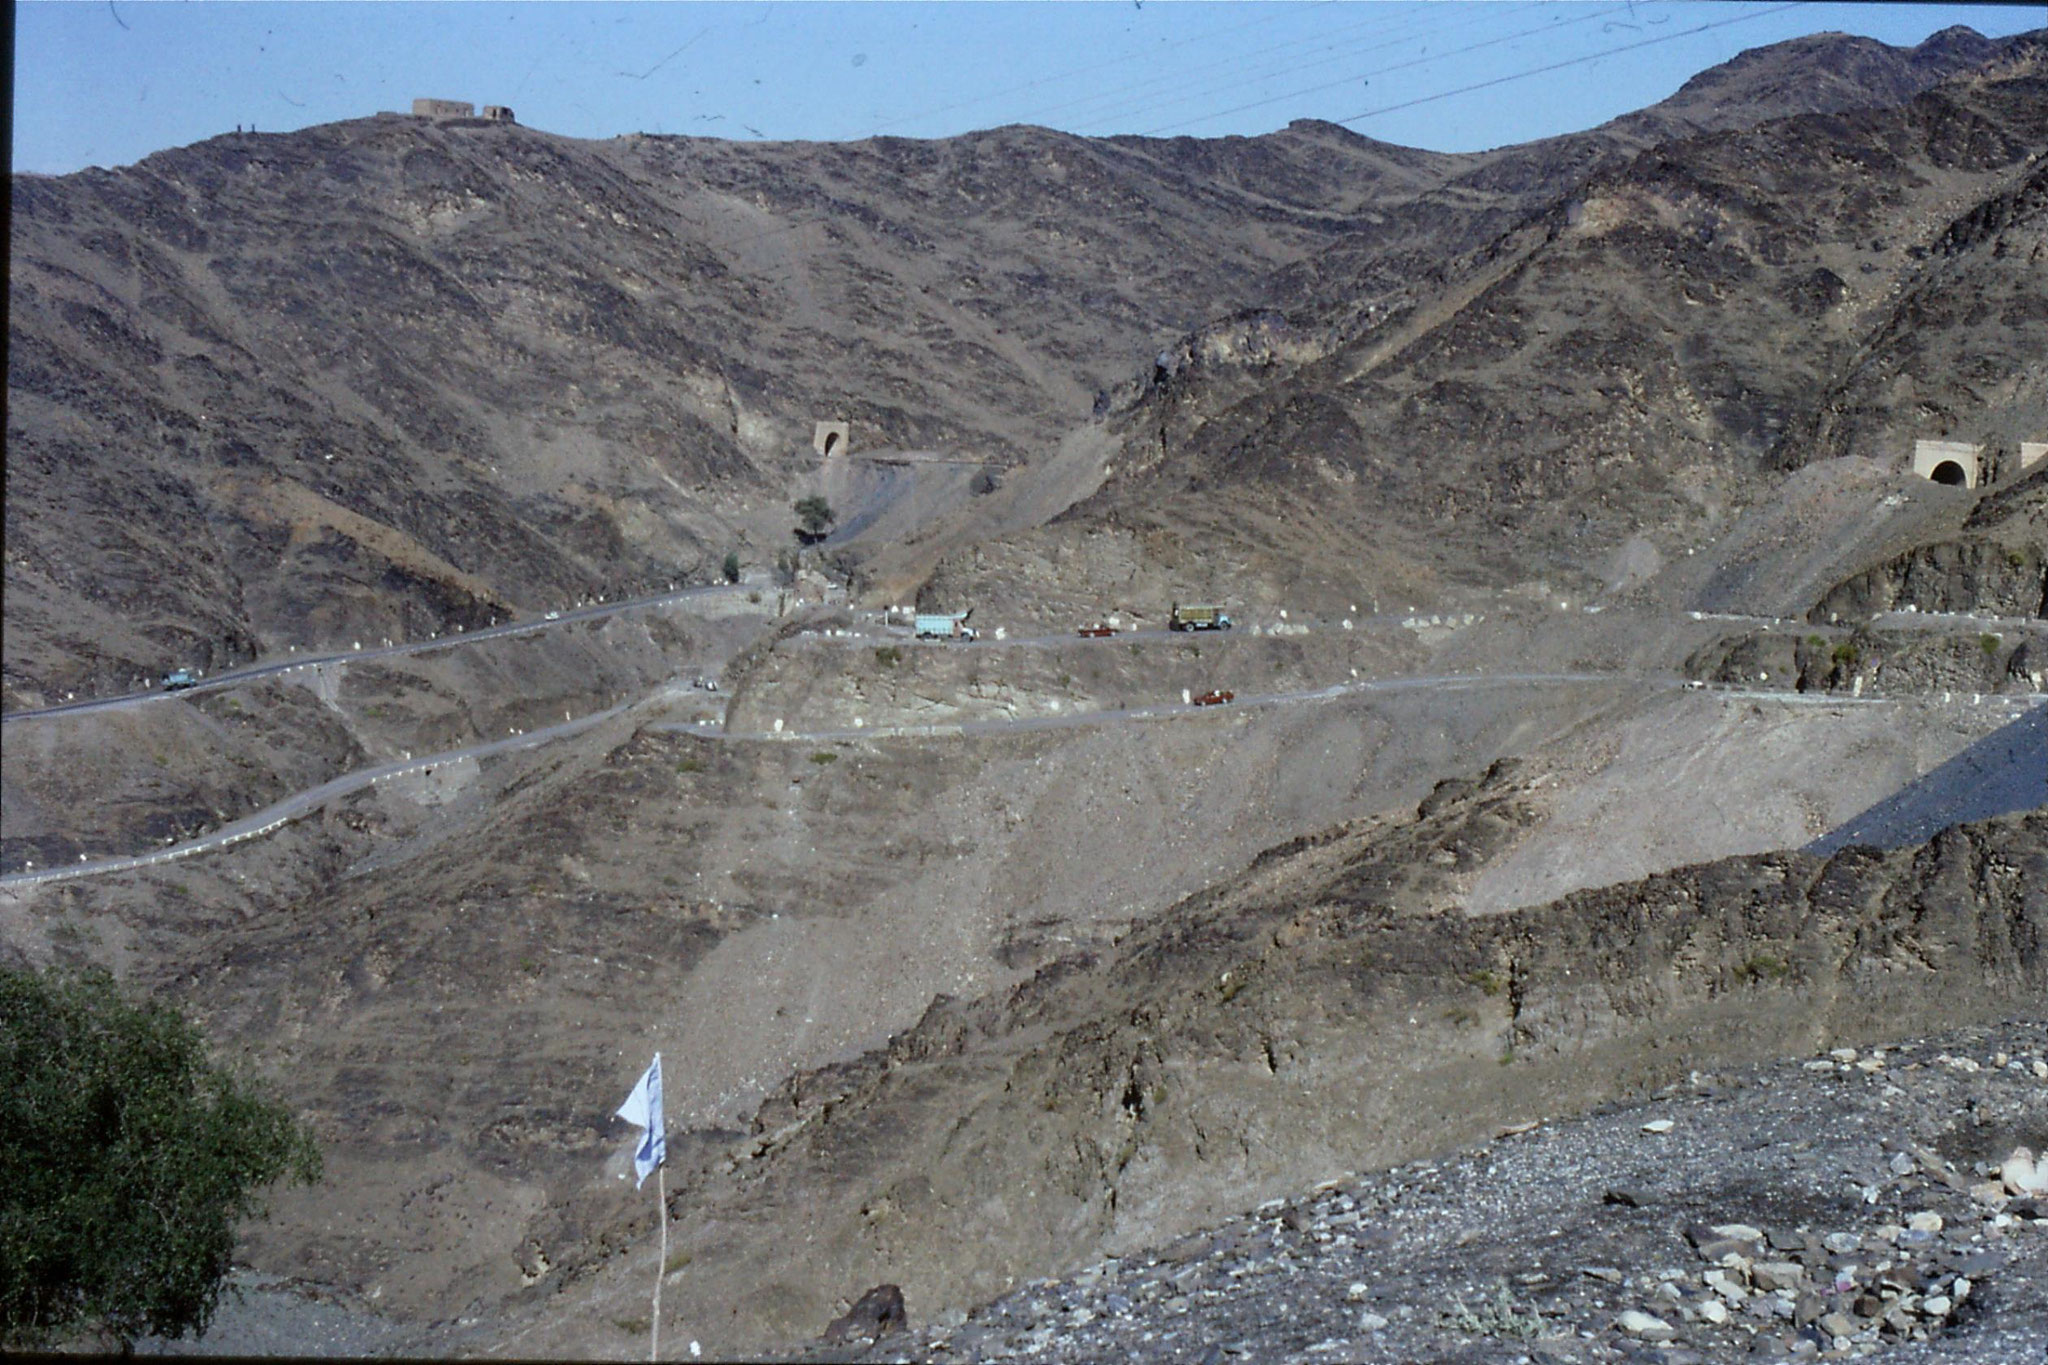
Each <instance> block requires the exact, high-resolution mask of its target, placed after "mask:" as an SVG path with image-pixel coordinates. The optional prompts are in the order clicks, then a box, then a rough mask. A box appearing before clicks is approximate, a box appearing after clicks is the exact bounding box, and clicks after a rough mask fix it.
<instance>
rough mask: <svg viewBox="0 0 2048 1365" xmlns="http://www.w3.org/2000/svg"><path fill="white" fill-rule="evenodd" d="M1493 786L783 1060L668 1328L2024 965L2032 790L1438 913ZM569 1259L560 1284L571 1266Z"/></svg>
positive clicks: (1230, 1202) (1312, 846) (734, 1153)
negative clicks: (1088, 947) (1931, 819)
mask: <svg viewBox="0 0 2048 1365" xmlns="http://www.w3.org/2000/svg"><path fill="white" fill-rule="evenodd" d="M1517 785H1518V784H1517V781H1516V777H1515V774H1514V773H1513V771H1512V770H1510V769H1508V768H1505V767H1503V768H1497V769H1496V770H1494V771H1493V772H1491V773H1489V774H1488V775H1487V776H1486V778H1485V779H1484V780H1483V781H1477V782H1471V783H1463V784H1452V785H1448V786H1446V787H1445V788H1443V789H1441V790H1440V791H1439V792H1438V793H1437V794H1436V795H1435V796H1434V797H1432V798H1431V799H1430V800H1428V801H1425V802H1424V803H1423V805H1422V807H1421V808H1420V810H1419V811H1418V812H1417V814H1416V819H1415V821H1414V822H1413V823H1412V824H1405V825H1400V826H1397V827H1394V828H1392V829H1389V830H1382V829H1372V828H1361V829H1338V830H1333V831H1331V832H1329V833H1328V834H1327V835H1324V836H1319V837H1316V838H1311V839H1306V840H1301V841H1298V842H1296V843H1295V844H1293V845H1290V846H1286V847H1282V848H1279V849H1276V850H1274V851H1272V852H1271V853H1270V854H1268V855H1267V856H1265V857H1263V858H1261V859H1260V860H1259V862H1258V863H1257V864H1256V865H1254V866H1253V867H1252V868H1251V869H1250V870H1249V871H1248V872H1247V873H1246V874H1245V875H1244V876H1242V877H1241V878H1238V879H1235V880H1233V881H1230V882H1227V883H1224V884H1222V885H1220V886H1219V887H1217V888H1216V889H1215V890H1213V891H1211V892H1209V893H1206V894H1203V895H1201V896H1198V897H1196V898H1194V899H1192V900H1190V901H1188V902H1186V903H1184V904H1182V905H1181V906H1179V907H1177V908H1175V909H1174V910H1173V911H1172V912H1170V913H1168V914H1165V915H1162V916H1160V917H1158V918H1157V919H1155V920H1153V921H1151V922H1150V923H1148V924H1147V925H1145V926H1143V927H1141V928H1139V929H1137V930H1136V931H1134V932H1133V933H1131V934H1130V935H1129V936H1128V937H1127V938H1125V939H1124V940H1123V941H1121V942H1120V943H1118V944H1117V945H1116V946H1115V947H1114V948H1113V949H1111V950H1109V951H1106V952H1104V953H1102V954H1100V955H1091V954H1084V955H1080V956H1076V957H1073V958H1070V959H1067V960H1063V961H1060V962H1056V963H1054V964H1053V965H1051V966H1049V967H1047V968H1045V969H1044V970H1042V971H1040V972H1039V973H1038V974H1037V975H1036V976H1035V977H1034V978H1033V979H1032V980H1031V981H1029V982H1028V983H1026V984H1025V985H1023V986H1021V987H1019V988H1018V989H1017V990H1015V991H1014V992H1012V993H1010V994H1008V995H1006V996H1002V997H994V998H988V999H983V1000H979V1001H956V1000H948V999H941V1000H939V1001H937V1002H936V1003H934V1005H933V1006H932V1008H931V1010H930V1011H929V1012H928V1014H927V1015H926V1017H925V1018H924V1020H923V1021H922V1022H921V1023H919V1024H918V1026H917V1027H916V1028H914V1029H912V1030H910V1031H909V1032H907V1033H905V1034H903V1035H901V1036H899V1037H898V1038H896V1039H894V1040H893V1041H892V1042H891V1043H890V1045H889V1046H888V1047H887V1048H886V1049H883V1050H881V1051H878V1052H874V1053H871V1054H869V1055H867V1056H864V1057H862V1058H861V1059H859V1060H858V1061H856V1062H853V1063H850V1064H847V1065H844V1066H838V1067H832V1068H828V1069H826V1070H823V1071H819V1072H815V1073H811V1074H807V1075H803V1076H800V1077H797V1078H796V1079H794V1080H793V1081H792V1082H791V1083H790V1084H789V1085H788V1086H787V1087H786V1088H785V1089H784V1090H783V1092H782V1093H781V1094H780V1095H778V1096H777V1097H775V1098H773V1099H772V1100H771V1101H770V1102H769V1103H768V1104H767V1105H765V1106H764V1107H763V1109H762V1110H761V1112H760V1114H759V1115H758V1116H757V1117H756V1119H755V1120H754V1123H753V1125H752V1134H751V1136H750V1137H748V1138H746V1139H744V1140H743V1141H741V1142H740V1143H738V1144H737V1145H736V1146H733V1147H731V1148H728V1149H724V1150H718V1149H714V1150H713V1151H712V1153H711V1154H710V1156H709V1157H708V1158H707V1160H706V1163H705V1165H704V1167H703V1169H702V1170H701V1171H700V1172H699V1173H698V1174H697V1175H695V1176H693V1177H689V1178H687V1179H685V1180H683V1181H682V1182H680V1183H681V1188H680V1189H676V1188H675V1187H674V1186H672V1188H671V1205H670V1208H671V1212H672V1215H673V1216H674V1217H675V1219H676V1220H677V1224H678V1230H679V1231H680V1232H681V1234H682V1238H683V1241H682V1244H683V1245H687V1246H689V1247H690V1248H692V1260H691V1264H690V1272H689V1274H688V1275H686V1276H679V1277H678V1279H679V1280H680V1281H681V1285H680V1289H679V1291H677V1292H679V1294H680V1297H681V1299H682V1300H683V1304H682V1306H681V1308H680V1309H679V1320H682V1321H687V1322H690V1323H692V1324H693V1328H692V1334H693V1335H701V1336H702V1337H703V1338H704V1339H705V1341H706V1343H707V1344H708V1345H709V1346H710V1347H711V1348H712V1350H713V1352H714V1354H721V1353H723V1354H730V1353H734V1352H741V1353H744V1352H746V1351H749V1350H759V1349H763V1348H766V1347H769V1346H771V1345H777V1344H786V1343H789V1342H792V1341H795V1340H799V1339H802V1338H805V1337H810V1336H814V1335H816V1334H817V1333H819V1332H820V1331H822V1330H823V1328H824V1327H825V1325H826V1323H827V1321H828V1320H829V1319H830V1318H831V1316H832V1315H833V1313H835V1312H836V1311H837V1309H836V1308H835V1307H834V1306H833V1301H834V1298H835V1297H837V1298H839V1299H840V1301H841V1302H844V1301H845V1300H846V1299H847V1298H850V1297H852V1296H854V1295H856V1294H858V1293H859V1292H860V1291H861V1290H863V1289H865V1288H866V1287H868V1286H869V1285H871V1284H874V1283H877V1282H882V1281H888V1282H893V1283H897V1284H900V1285H901V1286H903V1289H904V1292H905V1294H906V1295H907V1296H909V1297H911V1298H913V1299H914V1300H915V1301H916V1302H918V1303H919V1304H920V1305H922V1306H923V1308H922V1311H923V1312H925V1313H927V1314H938V1313H941V1312H944V1311H946V1310H948V1309H952V1308H955V1307H965V1306H967V1305H968V1304H971V1303H973V1302H976V1301H979V1300H981V1299H984V1298H987V1297H989V1296H991V1295H993V1294H995V1293H998V1292H1000V1291H1002V1290H1003V1289H1005V1288H1007V1287H1008V1286H1009V1285H1011V1284H1013V1283H1015V1282H1016V1281H1017V1280H1019V1279H1023V1278H1027V1277H1030V1276H1035V1275H1041V1274H1045V1273H1048V1272H1052V1271H1055V1270H1059V1269H1061V1268H1064V1267H1071V1266H1074V1265H1076V1264H1078V1263H1079V1262H1080V1261H1082V1260H1084V1259H1089V1258H1092V1256H1094V1255H1097V1254H1102V1253H1108V1254H1123V1253H1126V1252H1129V1251H1134V1250H1137V1249H1139V1248H1143V1247H1146V1246H1157V1245H1161V1244H1163V1243H1165V1242H1166V1241H1168V1240H1170V1239H1171V1238H1173V1237H1174V1236H1177V1235H1179V1234H1181V1233H1184V1232H1186V1231H1188V1230H1190V1229H1192V1228H1193V1227H1196V1226H1199V1225H1201V1224H1203V1223H1205V1222H1209V1221H1213V1220H1215V1219H1217V1218H1219V1217H1221V1216H1223V1215H1225V1214H1227V1213H1231V1212H1234V1211H1237V1210H1242V1209H1246V1208H1249V1207H1251V1206H1252V1205H1254V1204H1257V1203H1258V1202H1259V1201H1260V1200H1261V1199H1264V1198H1267V1197H1268V1196H1273V1195H1283V1194H1286V1193H1289V1192H1292V1191H1296V1190H1300V1189H1305V1188H1307V1187H1308V1186H1309V1185H1310V1184H1312V1183H1314V1182H1315V1181H1317V1180H1319V1179H1323V1178H1325V1177H1327V1176H1329V1175H1331V1174H1332V1173H1337V1172H1343V1171H1348V1170H1356V1169H1362V1168H1370V1167H1376V1166H1382V1165H1386V1164H1391V1163H1396V1162H1399V1161H1402V1160H1404V1159H1407V1158H1410V1157H1413V1156H1416V1155H1419V1154H1424V1153H1428V1152H1432V1151H1436V1150H1441V1149H1442V1148H1444V1147H1446V1146H1450V1145H1455V1144H1457V1143H1460V1142H1464V1141H1471V1140H1475V1139H1478V1138H1480V1137H1482V1136H1484V1135H1485V1134H1487V1133H1490V1132H1492V1131H1494V1130H1496V1129H1498V1128H1500V1127H1503V1126H1507V1125H1512V1124H1514V1123H1516V1122H1518V1121H1520V1120H1522V1119H1524V1118H1526V1117H1527V1116H1529V1115H1531V1114H1543V1115H1558V1114H1563V1113H1568V1112H1571V1111H1573V1110H1575V1109H1580V1108H1583V1107H1587V1106H1590V1105H1593V1104H1595V1103H1598V1102H1600V1101H1603V1100H1611V1099H1615V1098H1618V1097H1622V1096H1626V1095H1630V1094H1640V1093H1644V1092H1647V1091H1648V1090H1650V1089H1653V1088H1655V1087H1657V1086H1659V1085H1663V1084H1666V1083H1668V1082H1670V1081H1673V1080H1678V1079H1682V1078H1683V1077H1684V1075H1685V1074H1686V1071H1687V1069H1688V1068H1709V1067H1714V1066H1721V1065H1727V1064H1730V1063H1735V1062H1741V1061H1747V1060H1752V1059H1758V1058H1767V1057H1773V1056H1780V1055H1784V1054H1786V1053H1797V1052H1799V1051H1802V1050H1805V1049H1808V1048H1810V1047H1812V1046H1813V1045H1814V1043H1815V1041H1816V1040H1824V1043H1825V1042H1842V1043H1849V1044H1852V1045H1853V1044H1861V1043H1864V1042H1867V1041H1870V1040H1873V1039H1878V1038H1883V1037H1896V1036H1899V1035H1900V1034H1902V1033H1905V1032H1909V1031H1911V1030H1913V1029H1915V1028H1917V1027H1920V1024H1921V1021H1926V1020H1935V1019H1940V1020H1944V1021H1947V1022H1948V1023H1950V1024H1953V1023H1955V1022H1958V1021H1962V1020H1965V1019H1972V1018H1977V1019H1993V1018H1998V1017H2002V1016H2003V1015H2004V1014H2005V1013H2006V1012H2008V1011H2011V1010H2014V1009H2033V1008H2038V1005H2039V1002H2040V1000H2041V999H2042V998H2043V994H2044V991H2048V956H2044V946H2048V898H2044V895H2043V891H2042V888H2043V887H2044V886H2048V863H2044V861H2043V859H2044V856H2048V815H2044V814H2042V813H2041V812H2034V813H2031V814H2027V815H2022V816H2014V817H2007V818H2005V819H2002V820H1998V821H1993V822H1989V823H1986V824H1982V825H1976V826H1967V827H1960V828H1958V829H1956V830H1953V831H1950V832H1948V833H1945V834H1943V835H1941V836H1940V837H1938V838H1937V839H1936V840H1935V841H1934V842H1932V843H1931V844H1927V845H1924V846H1920V847H1916V848H1912V849H1908V850H1903V851H1900V852H1895V853H1880V852H1877V851H1874V850H1870V849H1848V850H1845V851H1843V852H1841V853H1838V854H1836V855H1834V856H1833V857H1831V858H1827V859H1821V858H1818V857H1813V856H1809V855H1802V854H1790V853H1788V854H1772V855H1765V856H1761V857H1746V858H1735V859H1728V860H1724V861H1722V862H1718V863H1712V864H1707V865H1703V866H1697V867H1690V868H1685V869H1681V870H1678V871H1675V872H1672V873H1669V874H1665V875H1661V876H1657V877H1652V878H1649V879H1648V880H1645V881H1642V882H1636V883H1629V884H1624V885H1620V886H1614V887H1609V888H1605V889H1601V890H1597V891H1590V892H1582V893H1578V894H1575V895H1572V896H1568V897H1566V898H1564V899H1563V900H1560V901H1557V902H1554V903H1552V904H1549V905H1546V906H1542V907H1539V908H1536V909H1533V910H1528V911H1519V912H1512V913H1508V914H1504V915H1497V916H1491V917H1481V918H1468V917H1467V916H1465V915H1464V914H1463V913H1461V912H1460V911H1459V910H1458V909H1456V908H1448V909H1445V908H1438V905H1439V902H1438V901H1437V900H1436V897H1435V893H1433V892H1432V887H1433V886H1436V885H1439V884H1441V883H1442V882H1443V881H1444V879H1446V878H1449V877H1454V876H1455V874H1456V872H1457V869H1458V868H1459V867H1461V866H1463V865H1464V864H1465V863H1466V862H1467V861H1468V860H1471V861H1477V860H1480V859H1483V857H1484V856H1485V854H1486V850H1487V847H1488V845H1489V842H1490V841H1491V840H1492V839H1493V838H1495V837H1496V835H1495V833H1494V832H1495V831H1497V830H1499V829H1501V828H1503V827H1504V826H1512V825H1513V824H1514V823H1515V821H1516V820H1517V818H1518V816H1517V813H1516V808H1517V805H1518V802H1519V800H1520V798H1519V796H1518V794H1517ZM967 1226H972V1227H973V1229H974V1235H973V1236H971V1237H935V1236H934V1230H935V1229H938V1228H963V1227H967ZM579 1259H581V1258H579ZM562 1264H563V1266H564V1270H565V1273H566V1275H567V1278H568V1281H569V1282H570V1283H573V1282H575V1281H577V1280H578V1279H580V1278H581V1277H582V1276H583V1274H584V1273H585V1272H586V1269H591V1268H595V1267H594V1265H593V1264H592V1263H591V1262H589V1261H583V1263H582V1266H583V1268H579V1267H578V1266H577V1265H576V1264H573V1263H569V1262H566V1261H565V1262H562ZM586 1292H587V1291H586ZM579 1297H581V1295H569V1296H567V1297H566V1298H564V1299H558V1300H555V1301H554V1302H555V1304H556V1305H557V1308H556V1309H554V1310H551V1311H552V1312H554V1313H556V1314H560V1311H561V1309H562V1308H563V1307H566V1305H567V1304H570V1303H574V1302H576V1301H577V1299H578V1298H579ZM579 1330H582V1329H581V1328H579V1327H577V1326H575V1325H574V1324H572V1323H570V1322H567V1321H560V1320H555V1321H551V1322H550V1323H549V1325H548V1326H547V1327H546V1328H544V1329H542V1331H541V1336H540V1338H539V1340H541V1341H543V1342H545V1341H548V1340H555V1339H559V1340H562V1341H567V1340H570V1339H572V1338H573V1337H574V1334H575V1333H576V1332H577V1331H579ZM553 1333H561V1334H565V1335H561V1336H560V1337H559V1338H556V1337H554V1336H552V1335H550V1334H553Z"/></svg>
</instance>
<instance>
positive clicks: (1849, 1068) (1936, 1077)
mask: <svg viewBox="0 0 2048 1365" xmlns="http://www.w3.org/2000/svg"><path fill="white" fill-rule="evenodd" d="M2044 1134H2048V1023H2024V1024H2010V1025H2005V1026H2001V1027H1999V1028H1996V1029H1989V1030H1979V1031H1971V1032H1969V1033H1967V1034H1957V1035H1953V1036H1950V1037H1947V1038H1944V1039H1941V1040H1939V1041H1938V1042H1936V1043H1932V1044H1930V1043H1911V1042H1908V1043H1902V1044H1898V1045H1894V1046H1890V1047H1887V1048H1884V1049H1881V1050H1870V1051H1864V1052H1858V1051H1854V1050H1851V1049H1848V1048H1840V1049H1836V1050H1835V1051H1833V1052H1830V1053H1828V1054H1826V1055H1824V1056H1820V1057H1816V1058H1813V1059H1811V1060H1807V1061H1803V1062H1800V1061H1792V1062H1784V1063H1778V1064H1774V1065H1771V1066H1765V1067H1758V1068H1754V1069H1752V1070H1749V1071H1745V1072H1739V1073H1729V1074H1726V1075H1717V1076H1705V1075H1701V1074H1699V1073H1694V1074H1693V1075H1692V1077H1691V1078H1689V1080H1688V1081H1687V1082H1686V1083H1684V1084H1682V1085H1678V1086H1674V1087H1670V1088H1669V1089H1667V1090H1666V1091H1664V1092H1660V1094H1659V1095H1657V1096H1655V1097H1653V1098H1652V1100H1651V1101H1650V1102H1649V1103H1647V1104H1637V1105H1629V1106H1620V1105H1617V1106H1613V1107H1611V1108H1610V1109H1609V1110H1608V1111H1606V1112H1602V1113H1598V1114H1595V1115H1592V1116H1590V1117H1587V1118H1584V1119H1579V1120H1573V1121H1568V1122H1561V1123H1554V1124H1522V1125H1516V1126H1515V1128H1513V1129H1510V1130H1507V1131H1505V1132H1503V1133H1502V1134H1501V1135H1500V1137H1498V1138H1497V1139H1496V1140H1495V1142H1494V1143H1493V1144H1492V1145H1491V1146H1489V1147H1485V1148H1481V1149H1478V1150H1474V1151H1469V1152H1465V1153H1462V1154H1459V1155H1455V1156H1452V1157H1449V1158H1446V1159H1439V1160H1431V1161H1418V1162H1413V1163H1410V1164H1409V1165H1406V1166H1402V1167H1399V1168H1397V1169H1395V1170H1392V1171H1387V1172H1384V1173H1380V1174H1377V1175H1365V1176H1356V1177H1345V1178H1342V1179H1338V1180H1332V1181H1329V1182H1327V1183H1325V1184H1324V1185H1322V1186H1320V1187H1318V1188H1317V1189H1315V1190H1313V1191H1311V1192H1309V1193H1308V1194H1306V1195H1303V1196H1299V1197H1294V1198H1285V1199H1274V1200H1269V1201H1268V1202H1266V1203H1264V1204H1262V1205H1260V1206H1259V1207H1258V1208H1257V1209H1255V1210H1253V1211H1252V1212H1251V1213H1249V1214H1247V1215H1245V1216H1243V1217H1240V1218H1238V1219H1235V1220H1232V1221H1231V1222H1229V1223H1226V1224H1224V1225H1222V1226H1219V1227H1214V1228H1209V1229H1205V1230H1203V1231H1201V1232H1197V1233H1193V1234H1190V1235H1188V1236H1184V1237H1181V1238H1179V1239H1178V1240H1176V1241H1173V1242H1170V1243H1168V1244H1166V1245H1164V1246H1161V1247H1158V1248H1155V1249H1153V1250H1151V1251H1148V1252H1145V1253H1143V1254H1136V1255H1130V1256H1125V1257H1120V1258H1110V1259H1106V1260H1102V1261H1099V1262H1097V1263H1095V1264H1093V1265H1089V1266H1086V1267H1084V1268H1082V1269H1080V1270H1078V1271H1076V1272H1075V1273H1073V1274H1071V1275H1069V1276H1066V1277H1065V1278H1062V1279H1057V1280H1040V1281H1032V1282H1030V1283H1027V1284H1025V1285H1023V1286H1021V1287H1020V1288H1019V1289H1017V1290H1015V1291H1014V1292H1012V1293H1011V1294H1010V1295H1008V1296H1006V1297H1004V1298H1002V1299H1000V1300H997V1301H996V1302H994V1303H991V1304H987V1305H985V1306H983V1307H982V1308H979V1309H976V1310H975V1311H974V1312H972V1313H970V1314H958V1313H955V1314H951V1315H947V1316H945V1317H943V1318H941V1320H940V1321H939V1322H938V1323H936V1324H932V1325H925V1326H922V1327H921V1328H920V1329H919V1330H916V1331H914V1332H913V1333H911V1334H909V1335H907V1336H901V1337H893V1338H890V1339H888V1340H885V1341H879V1342H877V1343H875V1344H874V1345H873V1346H870V1347H867V1348H864V1349H863V1348H860V1347H852V1346H847V1345H836V1346H835V1345H827V1346H824V1347H821V1348H820V1349H819V1350H818V1351H817V1352H816V1353H815V1354H814V1356H813V1357H812V1358H816V1359H827V1360H852V1359H861V1360H867V1359H906V1360H938V1361H946V1360H954V1361H965V1360H1111V1359H1143V1360H1159V1361H1188V1362H1202V1365H1224V1362H1227V1361H1233V1360H1261V1361H1281V1360H1292V1361H1299V1362H1303V1365H1312V1363H1313V1362H1322V1361H1352V1360H1370V1361H1389V1360H1400V1361H1442V1362H1473V1365H1477V1363H1478V1362H1521V1365H1568V1363H1569V1365H1590V1363H1591V1362H1609V1361H1632V1362H1633V1361H1640V1362H1644V1363H1645V1365H1648V1362H1658V1363H1659V1365H1704V1363H1705V1362H1717V1361H1737V1360H1740V1361H1745V1362H1746V1361H1772V1360H1845V1359H1854V1358H1857V1357H1861V1356H1866V1355H1873V1354H1877V1353H1880V1352H1882V1353H1883V1356H1882V1358H1883V1359H1885V1360H1887V1361H1891V1360H1905V1361H1920V1360H1932V1359H1939V1360H1941V1361H1943V1362H1971V1363H1972V1365H2010V1363H2011V1362H2013V1361H2019V1360H2029V1361H2038V1360H2042V1359H2044V1358H2048V1188H2044V1185H2048V1163H2044V1162H2043V1161H2042V1160H2041V1158H2040V1156H2039V1155H2038V1154H2037V1153H2038V1143H2039V1138H2040V1135H2044ZM908 1307H909V1309H910V1311H911V1312H912V1313H913V1314H914V1313H915V1311H916V1305H915V1304H911V1305H909V1306H908Z"/></svg>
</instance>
